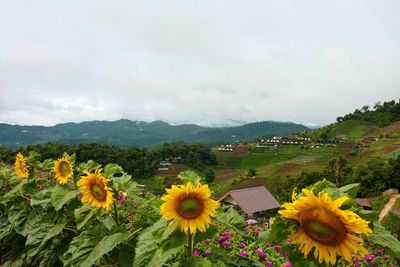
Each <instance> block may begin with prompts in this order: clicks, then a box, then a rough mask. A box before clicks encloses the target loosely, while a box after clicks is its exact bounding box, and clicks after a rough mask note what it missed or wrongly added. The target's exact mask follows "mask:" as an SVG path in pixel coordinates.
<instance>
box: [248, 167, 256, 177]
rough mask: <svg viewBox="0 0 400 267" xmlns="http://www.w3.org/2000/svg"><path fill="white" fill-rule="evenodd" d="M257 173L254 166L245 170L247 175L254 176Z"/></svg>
mask: <svg viewBox="0 0 400 267" xmlns="http://www.w3.org/2000/svg"><path fill="white" fill-rule="evenodd" d="M256 174H257V170H256V169H254V168H250V169H249V171H248V172H247V176H249V177H254V176H256Z"/></svg>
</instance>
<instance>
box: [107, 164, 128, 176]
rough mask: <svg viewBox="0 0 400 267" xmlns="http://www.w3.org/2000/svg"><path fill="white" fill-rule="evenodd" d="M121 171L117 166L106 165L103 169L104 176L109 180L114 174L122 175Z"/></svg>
mask: <svg viewBox="0 0 400 267" xmlns="http://www.w3.org/2000/svg"><path fill="white" fill-rule="evenodd" d="M123 171H124V170H123V169H122V167H121V166H119V165H117V164H107V165H106V166H105V167H104V176H105V177H107V178H110V177H112V176H114V174H116V173H122V172H123Z"/></svg>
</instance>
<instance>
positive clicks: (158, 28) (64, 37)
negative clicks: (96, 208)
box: [0, 0, 400, 125]
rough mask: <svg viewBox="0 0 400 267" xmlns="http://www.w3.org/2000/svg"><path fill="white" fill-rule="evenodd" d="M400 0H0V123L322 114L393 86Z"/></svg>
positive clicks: (311, 118) (308, 117)
mask: <svg viewBox="0 0 400 267" xmlns="http://www.w3.org/2000/svg"><path fill="white" fill-rule="evenodd" d="M399 14H400V1H398V0H393V1H386V0H379V1H376V0H372V1H370V0H359V1H355V0H354V1H349V0H344V1H319V0H315V1H308V0H302V1H298V0H293V1H286V0H281V1H266V0H263V1H233V0H227V1H223V0H218V1H215V0H213V1H207V0H201V1H172V0H168V1H151V0H150V1H130V0H126V1H105V0H104V1H101V0H91V1H89V0H86V1H84V0H68V1H54V0H41V1H28V0H26V1H20V0H12V1H6V0H4V1H3V0H0V92H1V97H0V122H6V123H13V124H24V125H38V124H40V125H54V124H56V123H61V122H69V121H73V122H80V121H86V120H116V119H120V118H127V119H131V120H143V121H152V120H157V119H159V120H165V121H168V122H171V123H189V122H190V123H197V124H200V125H232V124H237V123H243V122H254V121H262V120H275V121H293V122H298V123H305V124H315V125H324V124H327V123H331V122H333V121H335V119H336V117H337V116H339V115H344V114H346V113H349V112H352V111H353V110H354V109H355V108H360V107H362V106H363V105H366V104H368V105H373V104H374V103H376V102H377V101H387V100H392V99H396V100H397V99H399V97H400V93H399V92H400V73H399V71H400V16H399Z"/></svg>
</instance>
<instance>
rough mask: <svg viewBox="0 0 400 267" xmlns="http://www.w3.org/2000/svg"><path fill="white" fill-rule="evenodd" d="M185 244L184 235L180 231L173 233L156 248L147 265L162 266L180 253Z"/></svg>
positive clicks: (150, 266) (152, 266) (151, 266)
mask: <svg viewBox="0 0 400 267" xmlns="http://www.w3.org/2000/svg"><path fill="white" fill-rule="evenodd" d="M185 244H186V235H185V234H183V233H182V232H180V231H175V232H174V233H173V234H172V235H171V236H169V237H168V240H166V242H162V245H161V247H160V248H158V249H157V250H156V251H155V253H154V254H153V257H152V258H151V260H150V262H149V263H148V264H147V266H149V267H158V266H163V265H164V263H165V262H166V261H168V260H169V259H170V258H171V257H172V256H174V255H175V254H177V253H178V252H179V251H181V250H182V249H183V248H184V246H185Z"/></svg>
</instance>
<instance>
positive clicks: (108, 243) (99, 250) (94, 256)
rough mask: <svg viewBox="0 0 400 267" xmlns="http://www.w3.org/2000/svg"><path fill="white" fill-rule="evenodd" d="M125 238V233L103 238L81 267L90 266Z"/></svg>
mask: <svg viewBox="0 0 400 267" xmlns="http://www.w3.org/2000/svg"><path fill="white" fill-rule="evenodd" d="M127 236H128V235H127V233H115V234H113V235H110V236H105V237H103V239H102V240H101V241H100V242H99V243H98V244H97V245H96V246H95V247H94V248H93V250H92V252H91V253H90V255H89V257H87V258H86V260H85V261H84V262H83V263H82V265H81V266H92V265H93V264H94V263H95V262H97V261H98V260H100V259H101V258H102V257H103V256H104V255H105V254H107V253H108V252H110V251H111V250H112V249H113V248H115V247H116V246H117V245H118V244H120V243H121V242H123V241H124V240H125V239H126V237H127ZM160 266H161V265H160Z"/></svg>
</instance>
